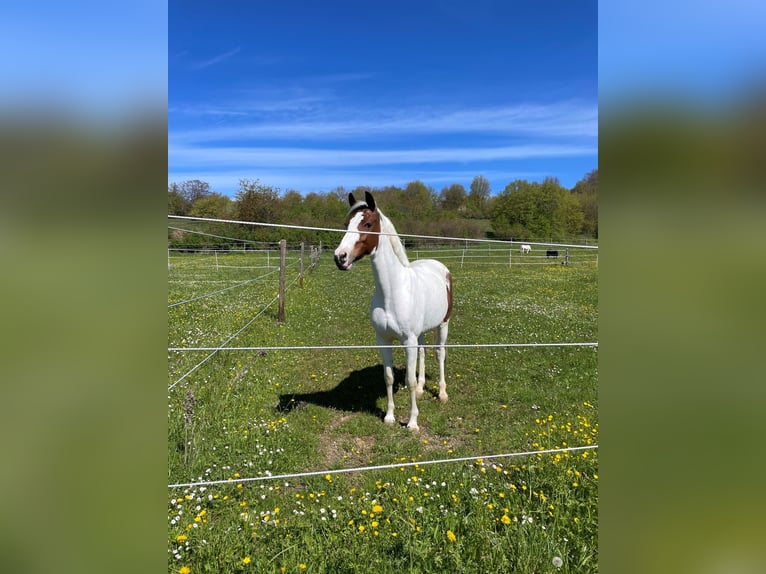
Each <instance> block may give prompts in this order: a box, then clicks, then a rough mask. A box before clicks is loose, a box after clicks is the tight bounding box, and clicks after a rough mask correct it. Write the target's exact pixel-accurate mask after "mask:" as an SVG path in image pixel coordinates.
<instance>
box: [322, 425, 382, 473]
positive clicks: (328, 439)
mask: <svg viewBox="0 0 766 574" xmlns="http://www.w3.org/2000/svg"><path fill="white" fill-rule="evenodd" d="M354 416H357V415H354V414H345V413H335V414H334V416H333V418H332V420H331V421H330V422H329V423H328V424H327V426H325V428H324V430H323V431H322V434H321V435H320V436H319V441H318V449H319V460H320V461H321V462H320V465H321V466H322V468H327V469H334V468H351V467H356V466H363V465H365V464H369V461H370V458H371V454H372V452H373V449H374V448H375V441H376V439H375V437H373V436H355V437H349V436H343V435H342V434H339V433H338V432H337V430H338V428H339V427H340V426H341V425H343V424H344V423H346V422H347V421H348V420H350V419H351V418H352V417H354Z"/></svg>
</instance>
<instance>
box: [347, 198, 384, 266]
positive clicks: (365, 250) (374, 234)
mask: <svg viewBox="0 0 766 574" xmlns="http://www.w3.org/2000/svg"><path fill="white" fill-rule="evenodd" d="M357 212H358V210H354V211H353V213H352V214H351V215H349V218H348V219H347V220H346V225H348V223H349V221H351V217H353V215H354V214H355V213H357ZM356 229H357V231H358V232H359V240H358V241H357V242H356V244H354V249H353V250H352V251H351V256H352V258H353V261H358V260H359V259H361V258H362V257H364V256H365V255H369V254H370V253H372V251H373V250H374V249H375V248H376V247H377V246H378V241H379V240H380V235H378V234H379V233H380V214H379V213H378V211H377V210H371V209H369V208H362V221H361V222H360V223H359V226H358V227H357V228H356Z"/></svg>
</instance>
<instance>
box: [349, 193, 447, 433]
mask: <svg viewBox="0 0 766 574" xmlns="http://www.w3.org/2000/svg"><path fill="white" fill-rule="evenodd" d="M348 202H349V204H350V206H351V208H350V209H349V211H348V215H347V216H346V222H345V226H346V234H345V235H344V236H343V239H342V240H341V242H340V245H338V248H337V249H336V250H335V264H336V265H337V266H338V269H340V270H341V271H347V270H348V269H351V266H352V265H353V264H354V262H355V261H358V260H360V259H361V258H362V257H364V256H365V255H369V256H370V261H371V262H372V275H373V278H374V280H375V292H374V293H373V296H372V303H371V305H370V317H371V319H372V326H373V327H374V328H375V333H376V336H377V342H378V345H380V354H381V357H382V359H383V379H384V380H385V382H386V395H387V398H388V404H387V406H386V416H385V418H384V419H383V420H384V421H385V422H386V423H388V424H394V423H395V422H396V419H395V418H394V391H393V388H394V350H393V348H392V347H391V344H392V343H393V341H394V340H398V341H400V342H401V344H402V345H403V346H404V350H405V355H406V357H407V375H406V379H407V388H408V389H409V391H410V420H409V422H408V423H407V428H409V429H410V430H413V431H417V430H419V427H418V405H417V401H416V399H418V398H420V397H421V396H423V387H424V386H425V383H426V373H425V348H424V347H423V345H425V334H426V332H427V331H431V330H433V331H434V333H435V335H436V344H437V345H438V347H437V351H436V356H437V358H438V360H439V400H440V401H441V402H442V403H446V402H447V383H446V382H445V380H444V359H445V357H446V354H447V350H446V347H445V343H446V342H447V331H448V329H449V319H450V314H451V313H452V276H451V275H450V272H449V270H448V269H447V268H446V267H445V266H444V265H442V264H441V263H440V262H438V261H436V260H434V259H420V260H418V261H413V262H412V263H410V261H409V260H408V259H407V253H406V252H405V251H404V245H403V244H402V241H401V239H399V236H398V235H397V234H396V229H394V225H393V224H392V223H391V221H390V220H389V219H388V218H387V217H386V216H385V215H383V213H382V212H381V211H380V210H379V209H378V208H377V206H376V205H375V200H374V199H373V197H372V194H371V193H369V192H365V200H364V201H357V200H356V199H355V198H354V195H353V194H352V193H349V194H348ZM417 363H419V364H418V365H417V366H418V370H417V373H416V369H415V368H416V364H417Z"/></svg>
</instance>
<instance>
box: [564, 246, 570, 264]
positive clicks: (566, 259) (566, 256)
mask: <svg viewBox="0 0 766 574" xmlns="http://www.w3.org/2000/svg"><path fill="white" fill-rule="evenodd" d="M564 265H569V247H567V248H566V255H565V256H564Z"/></svg>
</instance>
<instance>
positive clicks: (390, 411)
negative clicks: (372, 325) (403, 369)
mask: <svg viewBox="0 0 766 574" xmlns="http://www.w3.org/2000/svg"><path fill="white" fill-rule="evenodd" d="M378 345H389V346H388V347H382V346H381V347H380V356H381V358H382V359H383V380H384V381H385V382H386V397H387V399H388V402H387V403H386V416H385V418H384V419H383V421H384V422H385V423H387V424H390V425H392V424H394V423H395V422H396V418H395V417H394V350H393V349H392V348H391V347H390V345H391V341H386V340H384V339H382V338H381V337H378Z"/></svg>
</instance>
